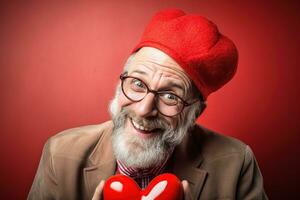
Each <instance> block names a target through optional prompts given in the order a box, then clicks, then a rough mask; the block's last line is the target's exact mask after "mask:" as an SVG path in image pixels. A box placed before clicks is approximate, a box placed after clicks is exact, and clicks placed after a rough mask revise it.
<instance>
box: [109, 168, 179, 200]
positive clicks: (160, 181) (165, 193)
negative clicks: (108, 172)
mask: <svg viewBox="0 0 300 200" xmlns="http://www.w3.org/2000/svg"><path fill="white" fill-rule="evenodd" d="M103 196H104V200H124V199H126V200H127V199H128V200H154V199H155V200H182V199H183V188H182V185H181V181H180V180H179V179H178V178H177V177H176V176H175V175H173V174H169V173H165V174H161V175H159V176H157V177H155V178H154V179H153V180H152V181H151V182H150V183H149V185H148V187H147V188H145V189H144V190H141V188H140V187H139V186H138V184H137V183H136V182H135V181H134V180H133V179H131V178H130V177H127V176H124V175H120V174H119V175H115V176H112V177H110V178H109V179H108V180H106V181H105V185H104V189H103Z"/></svg>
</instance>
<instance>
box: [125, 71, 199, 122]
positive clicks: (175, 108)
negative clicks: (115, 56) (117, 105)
mask: <svg viewBox="0 0 300 200" xmlns="http://www.w3.org/2000/svg"><path fill="white" fill-rule="evenodd" d="M120 79H121V81H122V84H121V85H122V91H123V94H124V95H125V96H126V97H127V98H128V99H129V100H131V101H133V102H139V101H141V100H143V99H144V98H145V96H146V95H147V94H148V93H149V92H151V93H153V94H154V95H155V107H156V109H157V110H158V112H159V113H161V114H162V115H165V116H168V117H173V116H176V115H178V114H180V113H181V112H182V110H183V109H184V108H185V107H186V106H190V105H192V104H193V103H195V102H197V101H198V100H197V101H195V102H193V103H187V102H186V101H184V100H183V99H182V98H181V97H179V96H177V95H176V94H174V93H172V92H170V91H155V90H151V89H150V88H149V87H148V86H147V84H146V83H145V82H144V81H142V80H141V79H139V78H136V77H133V76H127V75H126V73H123V74H121V75H120Z"/></svg>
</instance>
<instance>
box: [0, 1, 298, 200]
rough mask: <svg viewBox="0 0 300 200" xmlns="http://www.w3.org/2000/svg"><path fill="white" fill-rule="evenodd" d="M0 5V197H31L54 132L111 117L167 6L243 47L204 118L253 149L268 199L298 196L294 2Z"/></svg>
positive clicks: (296, 42)
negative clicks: (138, 48) (144, 39)
mask: <svg viewBox="0 0 300 200" xmlns="http://www.w3.org/2000/svg"><path fill="white" fill-rule="evenodd" d="M271 2H272V3H271ZM0 6H1V8H0V9H1V10H0V28H1V31H0V62H1V63H0V91H1V93H0V97H1V98H0V109H1V112H0V115H1V116H0V117H1V118H0V126H1V139H0V148H1V154H0V156H1V157H0V158H1V163H0V173H1V176H0V182H1V186H0V190H1V194H0V195H1V199H25V197H26V195H27V193H28V191H29V189H30V186H31V183H32V180H33V177H34V174H35V172H36V168H37V165H38V161H39V158H40V155H41V150H42V146H43V144H44V142H45V141H46V140H47V138H48V137H49V136H51V135H54V134H55V133H57V132H58V131H61V130H63V129H66V128H70V127H75V126H80V125H85V124H95V123H100V122H103V121H104V120H107V119H109V114H108V112H107V106H108V103H109V101H110V99H111V98H112V96H113V93H114V88H115V86H116V84H117V81H118V75H119V74H120V72H121V70H122V66H123V64H124V62H125V60H126V58H127V56H128V54H129V52H130V50H131V48H133V46H134V45H135V44H136V43H137V41H138V38H139V36H140V35H141V33H142V31H143V28H144V26H145V24H146V22H147V21H148V20H149V18H150V17H151V16H152V15H153V13H154V12H156V11H157V10H159V9H162V8H167V7H178V8H182V9H184V10H185V11H186V12H189V13H191V12H192V13H199V14H202V15H204V16H206V17H207V18H209V19H211V20H212V21H214V22H215V23H216V24H218V26H219V29H220V30H221V32H223V33H224V34H225V35H227V36H229V37H230V38H232V39H233V40H234V41H235V43H236V45H237V47H238V49H239V52H240V60H239V68H238V71H237V74H236V76H235V77H234V79H233V80H232V81H231V82H230V83H229V84H228V85H226V86H225V87H224V88H223V89H221V90H220V91H219V92H217V93H215V94H213V95H211V96H210V97H209V99H208V109H207V110H206V111H205V113H204V114H203V116H201V117H200V119H199V122H200V123H202V124H203V125H204V126H207V127H209V128H211V129H214V130H216V131H219V132H221V133H223V134H226V135H231V136H234V137H237V138H239V139H241V140H243V141H244V142H246V143H247V144H249V145H250V146H251V147H252V149H253V151H254V152H255V155H256V157H257V160H258V162H259V164H260V168H261V171H262V173H263V176H264V180H265V188H266V192H267V193H268V195H269V197H270V199H296V197H297V196H298V198H299V194H298V181H299V167H300V164H299V159H298V157H299V153H300V151H299V144H300V143H299V139H300V136H299V130H300V122H299V119H300V106H299V98H300V94H299V84H298V81H299V79H300V77H299V73H300V69H299V64H300V63H299V61H298V59H299V52H300V49H299V47H300V45H299V32H300V30H299V5H298V4H297V3H296V1H294V2H292V1H290V2H288V1H278V2H277V3H276V2H275V1H269V2H266V1H264V2H262V1H257V2H254V1H248V2H246V1H199V0H198V1H186V0H185V1H184V0H182V1H174V0H168V1H167V0H165V1H139V0H133V1H108V0H107V1H99V2H93V1H89V2H85V3H83V2H81V3H80V2H75V1H74V2H72V3H71V2H69V3H67V2H65V1H64V2H63V1H48V2H47V1H44V2H41V1H39V2H38V1H37V2H36V3H29V2H28V1H27V3H21V2H18V3H17V2H10V3H8V2H6V3H1V5H0Z"/></svg>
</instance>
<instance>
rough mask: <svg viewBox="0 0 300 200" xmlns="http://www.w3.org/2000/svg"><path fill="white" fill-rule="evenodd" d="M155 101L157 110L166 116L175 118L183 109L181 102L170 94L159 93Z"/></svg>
mask: <svg viewBox="0 0 300 200" xmlns="http://www.w3.org/2000/svg"><path fill="white" fill-rule="evenodd" d="M158 95H159V96H158V98H157V101H156V107H157V109H158V110H159V111H160V112H161V113H162V114H164V115H166V116H175V115H177V114H179V113H180V112H181V111H182V109H183V102H182V101H181V99H180V98H179V97H177V96H176V95H174V94H172V93H159V94H158Z"/></svg>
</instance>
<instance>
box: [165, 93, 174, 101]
mask: <svg viewBox="0 0 300 200" xmlns="http://www.w3.org/2000/svg"><path fill="white" fill-rule="evenodd" d="M165 98H167V99H169V100H175V99H176V96H175V95H174V94H165Z"/></svg>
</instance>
